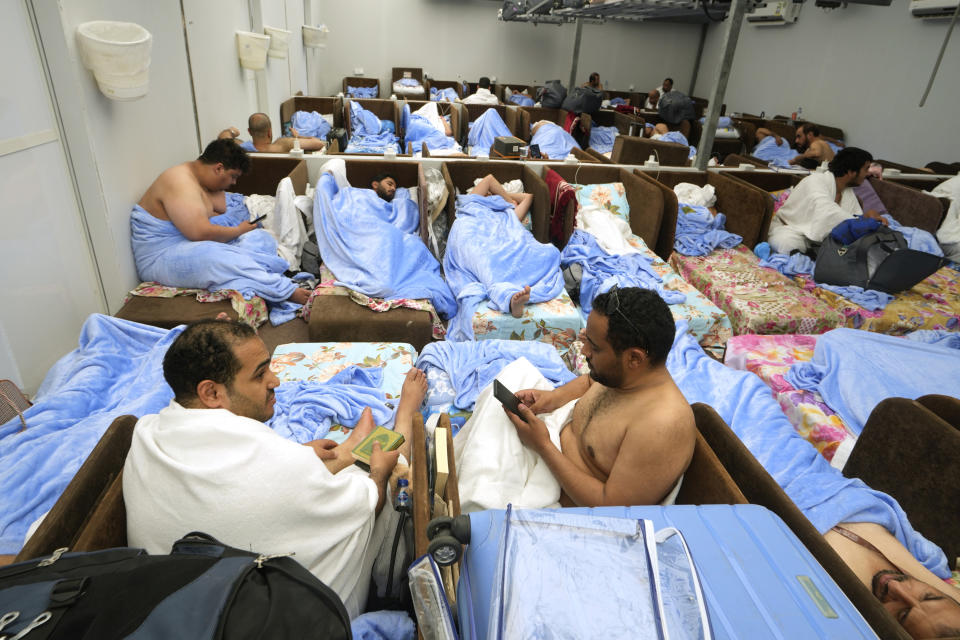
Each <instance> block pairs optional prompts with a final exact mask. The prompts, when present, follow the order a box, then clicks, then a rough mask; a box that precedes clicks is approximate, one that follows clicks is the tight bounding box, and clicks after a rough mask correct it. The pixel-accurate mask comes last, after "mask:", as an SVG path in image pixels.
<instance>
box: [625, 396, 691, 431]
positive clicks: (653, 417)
mask: <svg viewBox="0 0 960 640" xmlns="http://www.w3.org/2000/svg"><path fill="white" fill-rule="evenodd" d="M638 396H639V397H637V398H636V399H635V400H634V402H633V403H631V404H634V410H635V411H636V413H634V414H633V415H642V416H643V419H642V420H631V422H630V425H629V427H628V429H630V430H631V431H640V432H642V433H643V434H644V438H649V439H650V441H651V442H650V444H653V441H664V442H670V443H674V444H680V443H683V442H684V441H689V442H690V443H692V442H693V440H694V438H695V435H696V428H697V427H696V421H695V420H694V417H693V409H691V408H690V404H689V403H688V402H687V400H686V398H684V397H683V394H682V393H680V390H679V389H677V388H676V386H675V385H671V386H670V387H668V388H666V389H662V390H659V391H657V392H653V391H648V392H645V393H643V394H638Z"/></svg>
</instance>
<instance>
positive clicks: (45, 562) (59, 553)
mask: <svg viewBox="0 0 960 640" xmlns="http://www.w3.org/2000/svg"><path fill="white" fill-rule="evenodd" d="M67 551H70V549H69V548H67V547H60V548H59V549H56V550H55V551H54V552H53V555H51V556H50V557H49V558H47V559H46V560H41V561H40V563H39V564H37V566H38V567H49V566H50V565H52V564H53V563H54V562H56V561H57V560H59V559H60V556H62V555H63V554H65V553H66V552H67Z"/></svg>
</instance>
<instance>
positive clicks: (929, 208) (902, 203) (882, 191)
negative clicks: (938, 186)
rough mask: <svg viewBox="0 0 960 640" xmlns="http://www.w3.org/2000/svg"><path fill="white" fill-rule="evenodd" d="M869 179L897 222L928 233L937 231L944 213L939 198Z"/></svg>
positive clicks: (890, 183) (885, 181)
mask: <svg viewBox="0 0 960 640" xmlns="http://www.w3.org/2000/svg"><path fill="white" fill-rule="evenodd" d="M869 180H870V184H871V185H873V189H874V191H876V192H877V195H878V196H880V201H881V202H883V206H884V207H886V209H887V212H889V213H890V215H892V216H893V217H894V219H895V220H896V221H897V222H899V223H900V224H902V225H904V226H905V227H917V228H918V229H923V230H924V231H929V232H930V233H936V232H937V228H938V227H939V226H940V223H941V222H942V221H943V216H944V213H945V211H944V209H943V205H942V204H941V203H940V200H938V199H937V198H935V197H933V196H931V195H928V194H926V193H923V192H922V191H917V190H916V189H911V188H910V187H905V186H903V185H902V184H895V183H893V182H889V181H887V180H877V179H876V178H870V179H869Z"/></svg>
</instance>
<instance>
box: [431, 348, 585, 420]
mask: <svg viewBox="0 0 960 640" xmlns="http://www.w3.org/2000/svg"><path fill="white" fill-rule="evenodd" d="M521 356H522V357H524V358H526V359H527V360H529V361H530V363H531V364H532V365H533V366H535V367H536V368H537V369H539V371H540V373H542V374H543V376H544V377H545V378H546V379H547V380H549V381H550V382H551V383H552V384H553V385H554V386H560V385H562V384H566V383H567V382H570V381H571V380H573V379H574V378H575V377H576V375H575V374H573V373H571V372H570V370H569V369H567V367H566V365H565V364H564V363H563V360H561V358H560V355H559V354H558V353H557V350H556V349H555V348H554V347H553V346H552V345H549V344H547V343H546V342H534V341H521V340H480V341H478V342H450V341H443V342H431V343H430V344H428V345H427V346H425V347H424V348H423V351H422V352H421V353H420V357H419V358H418V359H417V365H416V366H417V368H418V369H422V370H423V371H424V372H425V373H428V374H429V370H430V369H439V370H441V371H444V372H446V373H447V375H448V376H450V381H451V383H452V385H453V388H454V391H455V392H456V395H455V397H454V399H453V404H454V405H455V406H457V407H459V408H460V409H465V410H467V411H472V410H473V405H474V403H476V401H477V396H478V395H479V394H480V391H481V390H482V389H483V388H484V387H486V386H487V385H488V384H490V383H491V382H492V381H493V379H494V378H495V377H496V376H497V374H498V373H500V371H501V370H502V369H503V368H504V367H505V366H507V365H508V364H510V363H511V362H513V361H514V360H516V359H517V358H520V357H521ZM514 391H516V389H515V390H514Z"/></svg>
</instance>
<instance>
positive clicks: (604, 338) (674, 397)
mask: <svg viewBox="0 0 960 640" xmlns="http://www.w3.org/2000/svg"><path fill="white" fill-rule="evenodd" d="M674 332H675V325H674V321H673V316H672V315H671V313H670V309H669V308H668V307H667V304H666V303H665V302H664V301H663V300H662V299H661V298H660V297H659V296H658V295H657V294H656V293H655V292H653V291H649V290H647V289H639V288H624V289H613V290H611V291H609V292H607V293H603V294H600V295H598V296H597V297H596V298H594V301H593V310H592V311H591V312H590V316H589V317H588V318H587V327H586V329H585V330H584V331H583V332H582V333H581V339H582V340H583V355H584V356H585V357H586V359H587V363H588V365H589V367H590V374H589V375H584V376H581V377H579V378H577V379H575V380H573V381H572V382H569V383H568V384H566V385H564V386H562V387H559V388H557V389H550V388H549V384H548V383H546V381H545V380H544V378H543V377H542V376H541V375H539V373H538V372H537V371H536V370H535V369H533V367H532V365H530V363H529V362H527V361H526V360H523V359H521V360H518V361H515V362H513V363H511V364H510V365H508V366H507V367H506V368H504V370H503V371H502V372H501V373H500V374H499V375H498V376H497V378H498V379H499V380H501V382H502V383H503V384H505V385H506V386H508V387H510V385H511V384H513V385H520V384H524V383H526V384H528V385H531V383H532V385H531V386H530V387H529V388H524V389H522V390H520V391H517V392H516V395H517V397H518V399H519V400H520V401H521V403H522V404H521V405H520V407H519V411H520V414H519V415H516V414H513V413H511V412H509V411H506V416H504V415H503V412H504V411H505V410H504V409H500V408H499V406H498V405H499V403H498V402H497V401H496V400H495V399H493V398H492V397H491V396H490V395H489V391H484V392H483V393H481V395H480V398H479V399H478V400H477V409H476V411H475V413H474V415H473V417H472V418H471V420H470V421H468V423H467V424H466V425H465V426H464V427H463V429H462V430H461V431H460V433H458V434H457V436H456V438H455V439H454V445H455V449H456V451H457V470H458V476H459V478H460V497H461V503H462V504H463V505H464V507H463V508H464V510H465V511H467V510H474V509H487V508H503V507H505V506H506V504H507V503H508V502H512V503H513V504H514V505H515V506H518V507H524V508H543V507H549V506H554V505H555V504H556V502H557V501H559V503H560V504H561V505H564V506H590V507H596V506H603V505H643V504H670V503H672V502H673V501H674V499H675V498H676V494H677V492H678V491H679V489H680V483H681V481H682V478H683V474H684V472H685V471H686V469H687V466H688V465H689V464H690V460H691V459H692V457H693V448H694V444H695V441H696V425H695V423H694V419H693V412H692V410H691V409H690V405H689V404H688V403H687V401H686V399H685V398H684V397H683V394H682V393H681V392H680V390H679V389H678V388H677V385H676V384H675V383H674V381H673V378H671V376H670V373H669V372H668V371H667V369H666V365H665V362H666V357H667V353H669V351H670V347H671V346H672V344H673V338H674ZM487 405H494V406H493V408H490V407H488V406H487ZM498 414H499V415H498ZM506 420H509V422H506ZM511 423H512V425H513V428H511V426H510V424H511ZM521 443H522V444H521ZM491 449H492V450H491Z"/></svg>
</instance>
